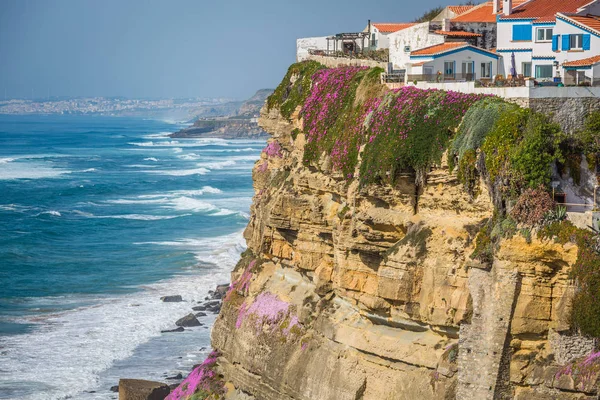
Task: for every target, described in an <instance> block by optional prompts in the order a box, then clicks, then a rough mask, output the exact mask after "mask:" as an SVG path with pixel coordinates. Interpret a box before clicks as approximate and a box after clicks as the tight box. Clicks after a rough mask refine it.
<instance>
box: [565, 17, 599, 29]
mask: <svg viewBox="0 0 600 400" xmlns="http://www.w3.org/2000/svg"><path fill="white" fill-rule="evenodd" d="M563 17H565V18H566V19H569V20H571V21H572V22H574V23H575V25H579V26H581V27H583V28H587V29H591V30H593V31H596V32H600V17H598V16H595V15H587V16H579V15H573V16H563Z"/></svg>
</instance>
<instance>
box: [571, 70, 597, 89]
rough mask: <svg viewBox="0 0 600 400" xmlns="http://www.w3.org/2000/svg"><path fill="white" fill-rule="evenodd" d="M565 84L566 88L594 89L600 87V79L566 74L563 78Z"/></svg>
mask: <svg viewBox="0 0 600 400" xmlns="http://www.w3.org/2000/svg"><path fill="white" fill-rule="evenodd" d="M562 82H563V84H564V85H565V86H583V87H593V86H600V78H590V77H588V76H585V75H584V74H579V76H578V75H574V74H569V73H566V74H565V76H564V77H563V81H562Z"/></svg>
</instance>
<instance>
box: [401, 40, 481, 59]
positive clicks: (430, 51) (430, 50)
mask: <svg viewBox="0 0 600 400" xmlns="http://www.w3.org/2000/svg"><path fill="white" fill-rule="evenodd" d="M468 46H470V45H469V43H467V42H448V43H442V44H436V45H435V46H430V47H425V48H424V49H420V50H415V51H413V52H411V53H410V55H411V56H434V55H436V54H440V53H445V52H446V51H449V50H454V49H458V48H461V47H468Z"/></svg>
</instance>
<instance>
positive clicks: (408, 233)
mask: <svg viewBox="0 0 600 400" xmlns="http://www.w3.org/2000/svg"><path fill="white" fill-rule="evenodd" d="M291 121H293V122H290V121H288V120H287V119H285V118H283V117H282V116H281V115H280V114H279V112H278V110H276V109H273V110H270V111H268V110H267V109H266V108H263V110H262V113H261V119H260V125H261V126H262V127H263V128H264V129H265V131H267V132H269V133H270V134H271V135H272V138H271V139H270V140H271V141H276V142H277V144H278V146H279V148H280V151H279V152H277V154H275V155H274V156H267V154H263V156H262V159H261V160H260V161H258V162H257V164H256V166H255V169H254V171H253V177H254V185H255V197H254V202H253V205H252V209H251V211H252V214H251V219H250V222H249V224H248V227H247V229H246V231H245V238H246V240H247V243H248V251H247V252H246V253H244V255H243V257H242V260H241V261H240V263H239V264H238V266H237V267H236V269H235V271H234V272H233V273H232V282H233V283H232V285H231V288H230V290H229V292H228V293H227V294H226V295H225V299H224V302H223V308H222V310H221V313H220V315H219V317H218V319H217V321H216V323H215V326H214V328H213V333H212V343H213V347H214V348H215V349H217V350H218V351H220V354H221V355H220V357H219V358H218V364H219V372H220V373H222V374H223V375H224V377H225V379H226V380H227V381H228V383H227V387H230V388H231V387H233V388H234V389H231V391H230V393H231V396H232V398H239V399H242V398H243V399H248V398H252V397H254V398H256V399H265V400H292V399H293V400H300V399H302V400H316V399H319V400H344V399H351V400H355V399H373V400H383V399H411V400H414V399H461V400H466V399H472V400H485V399H513V398H515V399H592V398H596V397H595V396H597V387H596V385H595V381H594V383H592V384H589V383H587V384H586V385H576V384H574V383H573V382H567V380H568V379H567V378H566V377H564V376H563V375H562V374H561V373H560V369H561V365H564V364H565V363H568V362H571V361H573V360H575V359H577V358H578V357H581V356H583V355H586V354H589V353H590V351H592V350H593V349H594V347H595V342H594V341H593V340H587V339H584V338H582V337H579V336H577V335H575V334H573V333H572V332H571V326H570V325H569V324H570V322H569V321H570V320H569V317H568V315H569V311H570V302H571V299H572V297H573V293H574V288H573V286H572V282H571V281H570V280H569V272H570V269H571V266H572V265H573V264H574V263H575V262H576V260H577V247H576V246H575V245H573V244H565V245H562V244H558V243H554V242H551V241H540V240H538V239H536V238H535V235H534V237H533V238H531V239H530V240H526V239H525V238H524V237H522V236H521V235H515V236H514V237H512V238H510V239H505V240H503V241H502V242H501V244H500V247H499V249H498V251H497V252H496V253H495V255H494V259H493V262H492V263H491V265H489V266H488V265H482V264H480V263H478V262H476V261H474V260H472V259H471V258H470V255H471V254H472V253H473V250H474V247H475V244H474V243H475V238H476V235H477V233H478V232H479V230H480V227H481V226H482V225H483V224H484V223H485V222H486V221H487V220H488V219H489V218H491V217H492V215H493V213H494V206H493V204H492V202H491V200H490V195H489V193H488V192H487V191H486V190H485V184H481V188H482V190H481V191H480V193H479V194H478V195H477V196H476V197H475V198H471V197H470V196H469V195H468V194H467V193H466V192H465V190H464V189H463V187H462V185H461V184H460V183H459V182H458V181H457V179H456V176H455V175H454V174H451V173H449V171H448V167H447V165H446V163H445V162H442V165H441V166H438V167H436V168H432V169H431V170H430V171H429V173H428V175H427V180H426V181H427V184H426V185H425V186H423V187H419V186H417V185H416V184H415V177H414V176H411V175H410V174H407V175H406V176H405V177H404V178H403V179H400V180H399V183H398V184H396V185H395V186H393V187H392V186H383V185H369V186H365V187H359V185H358V183H350V184H347V183H346V180H344V179H343V177H342V176H340V174H339V173H336V172H334V171H333V170H332V168H331V166H330V163H329V162H328V160H327V159H324V160H323V161H322V162H321V165H320V166H319V168H314V167H311V166H306V165H305V164H304V163H303V152H304V145H305V137H304V134H303V133H298V130H297V129H296V128H300V127H301V124H302V121H301V120H298V118H297V113H296V115H294V116H293V117H292V118H291ZM300 132H301V130H300ZM235 393H237V395H236V394H235Z"/></svg>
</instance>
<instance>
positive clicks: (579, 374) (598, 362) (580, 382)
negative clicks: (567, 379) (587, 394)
mask: <svg viewBox="0 0 600 400" xmlns="http://www.w3.org/2000/svg"><path fill="white" fill-rule="evenodd" d="M599 374H600V352H593V353H591V354H589V355H588V356H587V357H584V358H583V359H580V360H577V361H574V362H572V363H570V364H567V365H565V366H564V367H563V368H561V369H560V371H558V372H557V373H556V377H555V378H556V379H557V380H558V379H560V378H561V377H562V376H564V375H569V376H571V377H572V378H573V381H574V382H575V387H576V388H579V389H580V390H584V389H585V387H586V386H587V385H589V384H594V383H595V381H596V380H597V379H598V376H599Z"/></svg>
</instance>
